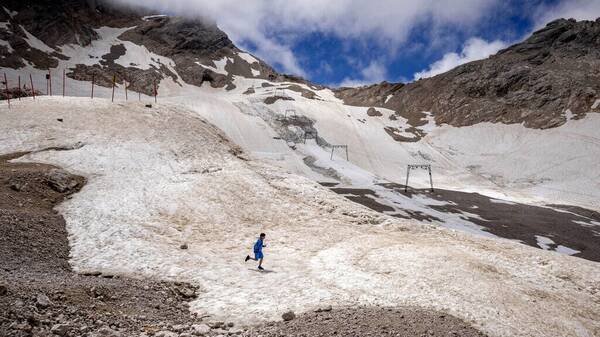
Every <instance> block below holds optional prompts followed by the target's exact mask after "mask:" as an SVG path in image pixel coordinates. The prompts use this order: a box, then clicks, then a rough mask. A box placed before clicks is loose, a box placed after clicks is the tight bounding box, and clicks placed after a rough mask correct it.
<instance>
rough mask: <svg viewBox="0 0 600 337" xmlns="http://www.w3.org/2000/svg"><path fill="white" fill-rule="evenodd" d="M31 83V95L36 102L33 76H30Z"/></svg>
mask: <svg viewBox="0 0 600 337" xmlns="http://www.w3.org/2000/svg"><path fill="white" fill-rule="evenodd" d="M29 81H30V82H31V95H32V96H33V99H34V100H35V89H34V88H33V76H31V74H29Z"/></svg>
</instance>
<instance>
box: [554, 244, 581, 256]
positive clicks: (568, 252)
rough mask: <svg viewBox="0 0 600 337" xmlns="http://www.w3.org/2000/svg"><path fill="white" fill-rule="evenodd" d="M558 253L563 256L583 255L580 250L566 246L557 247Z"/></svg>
mask: <svg viewBox="0 0 600 337" xmlns="http://www.w3.org/2000/svg"><path fill="white" fill-rule="evenodd" d="M556 252H557V253H561V254H565V255H575V254H577V253H581V252H580V251H578V250H575V249H572V248H569V247H565V246H561V245H559V246H558V247H556Z"/></svg>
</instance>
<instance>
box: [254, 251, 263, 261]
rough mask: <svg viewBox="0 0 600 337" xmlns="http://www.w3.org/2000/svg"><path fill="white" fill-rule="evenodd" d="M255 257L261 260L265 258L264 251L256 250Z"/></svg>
mask: <svg viewBox="0 0 600 337" xmlns="http://www.w3.org/2000/svg"><path fill="white" fill-rule="evenodd" d="M254 258H255V259H257V260H260V259H262V258H263V253H262V252H254Z"/></svg>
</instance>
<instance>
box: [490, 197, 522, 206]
mask: <svg viewBox="0 0 600 337" xmlns="http://www.w3.org/2000/svg"><path fill="white" fill-rule="evenodd" d="M490 202H491V203H493V204H506V205H516V203H514V202H512V201H508V200H502V199H493V198H490Z"/></svg>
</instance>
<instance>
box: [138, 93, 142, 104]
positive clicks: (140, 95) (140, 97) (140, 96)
mask: <svg viewBox="0 0 600 337" xmlns="http://www.w3.org/2000/svg"><path fill="white" fill-rule="evenodd" d="M138 101H140V102H141V101H142V93H141V92H139V91H138Z"/></svg>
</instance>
